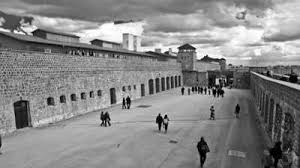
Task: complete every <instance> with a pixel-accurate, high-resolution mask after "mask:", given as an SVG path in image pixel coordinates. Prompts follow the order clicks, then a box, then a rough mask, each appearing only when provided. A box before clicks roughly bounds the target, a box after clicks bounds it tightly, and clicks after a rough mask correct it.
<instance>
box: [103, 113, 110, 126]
mask: <svg viewBox="0 0 300 168" xmlns="http://www.w3.org/2000/svg"><path fill="white" fill-rule="evenodd" d="M100 120H101V124H100V126H101V127H103V126H104V127H107V125H108V126H111V123H110V115H109V113H108V111H107V112H105V113H104V112H103V111H102V112H101V114H100Z"/></svg>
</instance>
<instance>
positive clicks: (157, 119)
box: [156, 113, 164, 131]
mask: <svg viewBox="0 0 300 168" xmlns="http://www.w3.org/2000/svg"><path fill="white" fill-rule="evenodd" d="M163 121H164V119H163V118H162V116H161V115H160V113H159V114H158V116H157V117H156V124H157V125H158V131H160V130H161V125H162V123H163Z"/></svg>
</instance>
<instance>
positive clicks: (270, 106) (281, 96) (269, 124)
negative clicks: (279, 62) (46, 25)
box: [250, 72, 300, 156]
mask: <svg viewBox="0 0 300 168" xmlns="http://www.w3.org/2000/svg"><path fill="white" fill-rule="evenodd" d="M250 79H251V85H250V86H251V91H252V93H253V95H254V98H255V102H256V105H257V107H258V111H259V114H258V115H259V117H260V118H261V121H262V123H263V127H264V129H265V131H266V133H267V134H268V136H269V138H270V140H271V142H272V143H274V142H276V141H282V142H283V150H286V149H287V148H290V149H291V148H292V149H293V150H294V151H295V152H296V153H297V155H298V156H299V154H300V143H299V140H300V135H299V131H300V85H298V84H292V83H288V82H284V81H280V80H276V79H272V78H269V77H266V76H263V75H260V74H257V73H254V72H251V77H250Z"/></svg>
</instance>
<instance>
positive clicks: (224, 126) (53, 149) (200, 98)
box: [0, 89, 263, 168]
mask: <svg viewBox="0 0 300 168" xmlns="http://www.w3.org/2000/svg"><path fill="white" fill-rule="evenodd" d="M225 92H226V97H225V98H223V99H222V98H212V96H204V95H192V96H181V95H179V89H177V90H173V91H169V92H165V93H161V94H158V95H154V96H150V97H146V98H143V99H140V100H137V101H134V102H133V108H132V109H131V110H121V109H120V106H116V107H113V108H111V109H108V110H109V111H110V113H111V118H112V120H113V125H112V126H111V127H107V128H105V127H99V113H100V112H95V113H90V114H87V115H84V116H81V117H77V118H75V119H71V120H68V121H63V122H60V123H57V124H54V125H52V126H50V127H44V128H31V129H25V130H20V131H18V133H17V134H16V135H14V136H9V137H6V138H4V139H3V141H4V142H3V143H4V146H3V149H2V151H3V155H0V167H1V168H96V167H97V168H194V167H195V168H196V167H197V168H198V167H200V166H199V157H198V152H197V149H196V144H197V141H198V140H199V139H200V137H201V136H204V137H205V139H206V140H207V142H208V145H209V146H210V149H211V152H210V153H209V154H208V158H207V162H206V165H205V167H207V168H241V167H242V168H260V167H261V165H260V163H261V161H260V154H261V153H262V150H263V144H262V143H263V141H262V137H261V136H260V134H259V131H258V130H257V125H256V122H255V119H254V117H253V115H252V113H254V110H255V108H254V105H253V103H252V102H251V98H250V97H249V95H250V92H249V91H246V90H235V89H231V90H225ZM236 103H239V104H240V105H241V113H242V115H241V119H235V118H234V116H233V111H234V106H235V104H236ZM212 104H214V105H215V108H216V118H217V120H215V121H210V120H208V118H209V106H210V105H212ZM140 105H143V106H144V108H141V107H138V106H140ZM146 106H149V107H146ZM145 107H146V108H145ZM158 113H162V114H165V113H167V114H168V116H169V118H170V120H171V121H170V125H169V131H168V133H167V134H164V133H159V132H158V131H157V126H156V125H155V122H154V120H155V117H156V115H157V114H158ZM170 140H173V141H177V143H170ZM237 151H239V152H237ZM228 154H230V155H234V156H229V155H228ZM244 156H245V158H244Z"/></svg>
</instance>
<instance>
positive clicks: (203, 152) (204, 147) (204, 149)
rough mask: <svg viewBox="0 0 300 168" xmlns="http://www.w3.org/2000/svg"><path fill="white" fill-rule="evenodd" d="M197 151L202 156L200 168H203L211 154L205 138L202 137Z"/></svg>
mask: <svg viewBox="0 0 300 168" xmlns="http://www.w3.org/2000/svg"><path fill="white" fill-rule="evenodd" d="M197 149H198V153H199V156H200V166H201V168H202V167H203V165H204V163H205V160H206V154H207V153H208V152H210V150H209V147H208V145H207V142H206V141H205V140H204V137H201V139H200V141H199V142H198V144H197Z"/></svg>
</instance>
